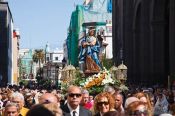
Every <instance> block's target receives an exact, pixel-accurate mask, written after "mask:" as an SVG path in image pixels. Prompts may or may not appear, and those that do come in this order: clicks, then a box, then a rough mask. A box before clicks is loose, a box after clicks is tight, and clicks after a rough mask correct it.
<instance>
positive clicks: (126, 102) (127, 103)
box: [125, 97, 140, 108]
mask: <svg viewBox="0 0 175 116" xmlns="http://www.w3.org/2000/svg"><path fill="white" fill-rule="evenodd" d="M135 101H140V100H139V99H138V98H137V97H128V98H127V99H126V101H125V108H127V107H128V106H129V104H131V103H133V102H135Z"/></svg>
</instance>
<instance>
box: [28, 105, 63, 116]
mask: <svg viewBox="0 0 175 116" xmlns="http://www.w3.org/2000/svg"><path fill="white" fill-rule="evenodd" d="M26 116H56V115H55V114H54V113H53V112H51V111H50V110H49V109H47V108H46V107H44V106H43V105H42V104H37V105H35V106H33V107H32V108H31V109H30V110H29V111H28V112H27V114H26ZM58 116H59V115H58ZM60 116H61V115H60Z"/></svg>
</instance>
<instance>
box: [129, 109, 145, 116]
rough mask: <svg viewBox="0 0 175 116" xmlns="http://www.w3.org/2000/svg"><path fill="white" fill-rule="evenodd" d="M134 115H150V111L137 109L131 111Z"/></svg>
mask: <svg viewBox="0 0 175 116" xmlns="http://www.w3.org/2000/svg"><path fill="white" fill-rule="evenodd" d="M131 115H132V116H141V115H142V116H143V115H144V116H148V111H147V110H136V111H134V112H132V113H131Z"/></svg>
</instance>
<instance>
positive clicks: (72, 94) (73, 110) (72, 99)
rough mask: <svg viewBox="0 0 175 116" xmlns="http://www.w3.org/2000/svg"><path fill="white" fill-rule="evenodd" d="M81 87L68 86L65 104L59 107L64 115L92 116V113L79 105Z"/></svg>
mask: <svg viewBox="0 0 175 116" xmlns="http://www.w3.org/2000/svg"><path fill="white" fill-rule="evenodd" d="M81 99H82V93H81V89H80V88H79V87H78V86H73V85H72V86H70V87H69V88H68V96H67V104H65V105H64V106H62V107H61V109H62V110H63V115H64V116H92V113H91V112H90V111H89V110H87V109H85V108H83V107H82V106H80V102H81Z"/></svg>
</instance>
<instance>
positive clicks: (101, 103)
mask: <svg viewBox="0 0 175 116" xmlns="http://www.w3.org/2000/svg"><path fill="white" fill-rule="evenodd" d="M103 104H104V105H109V102H107V101H104V102H98V103H97V105H98V106H103Z"/></svg>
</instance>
